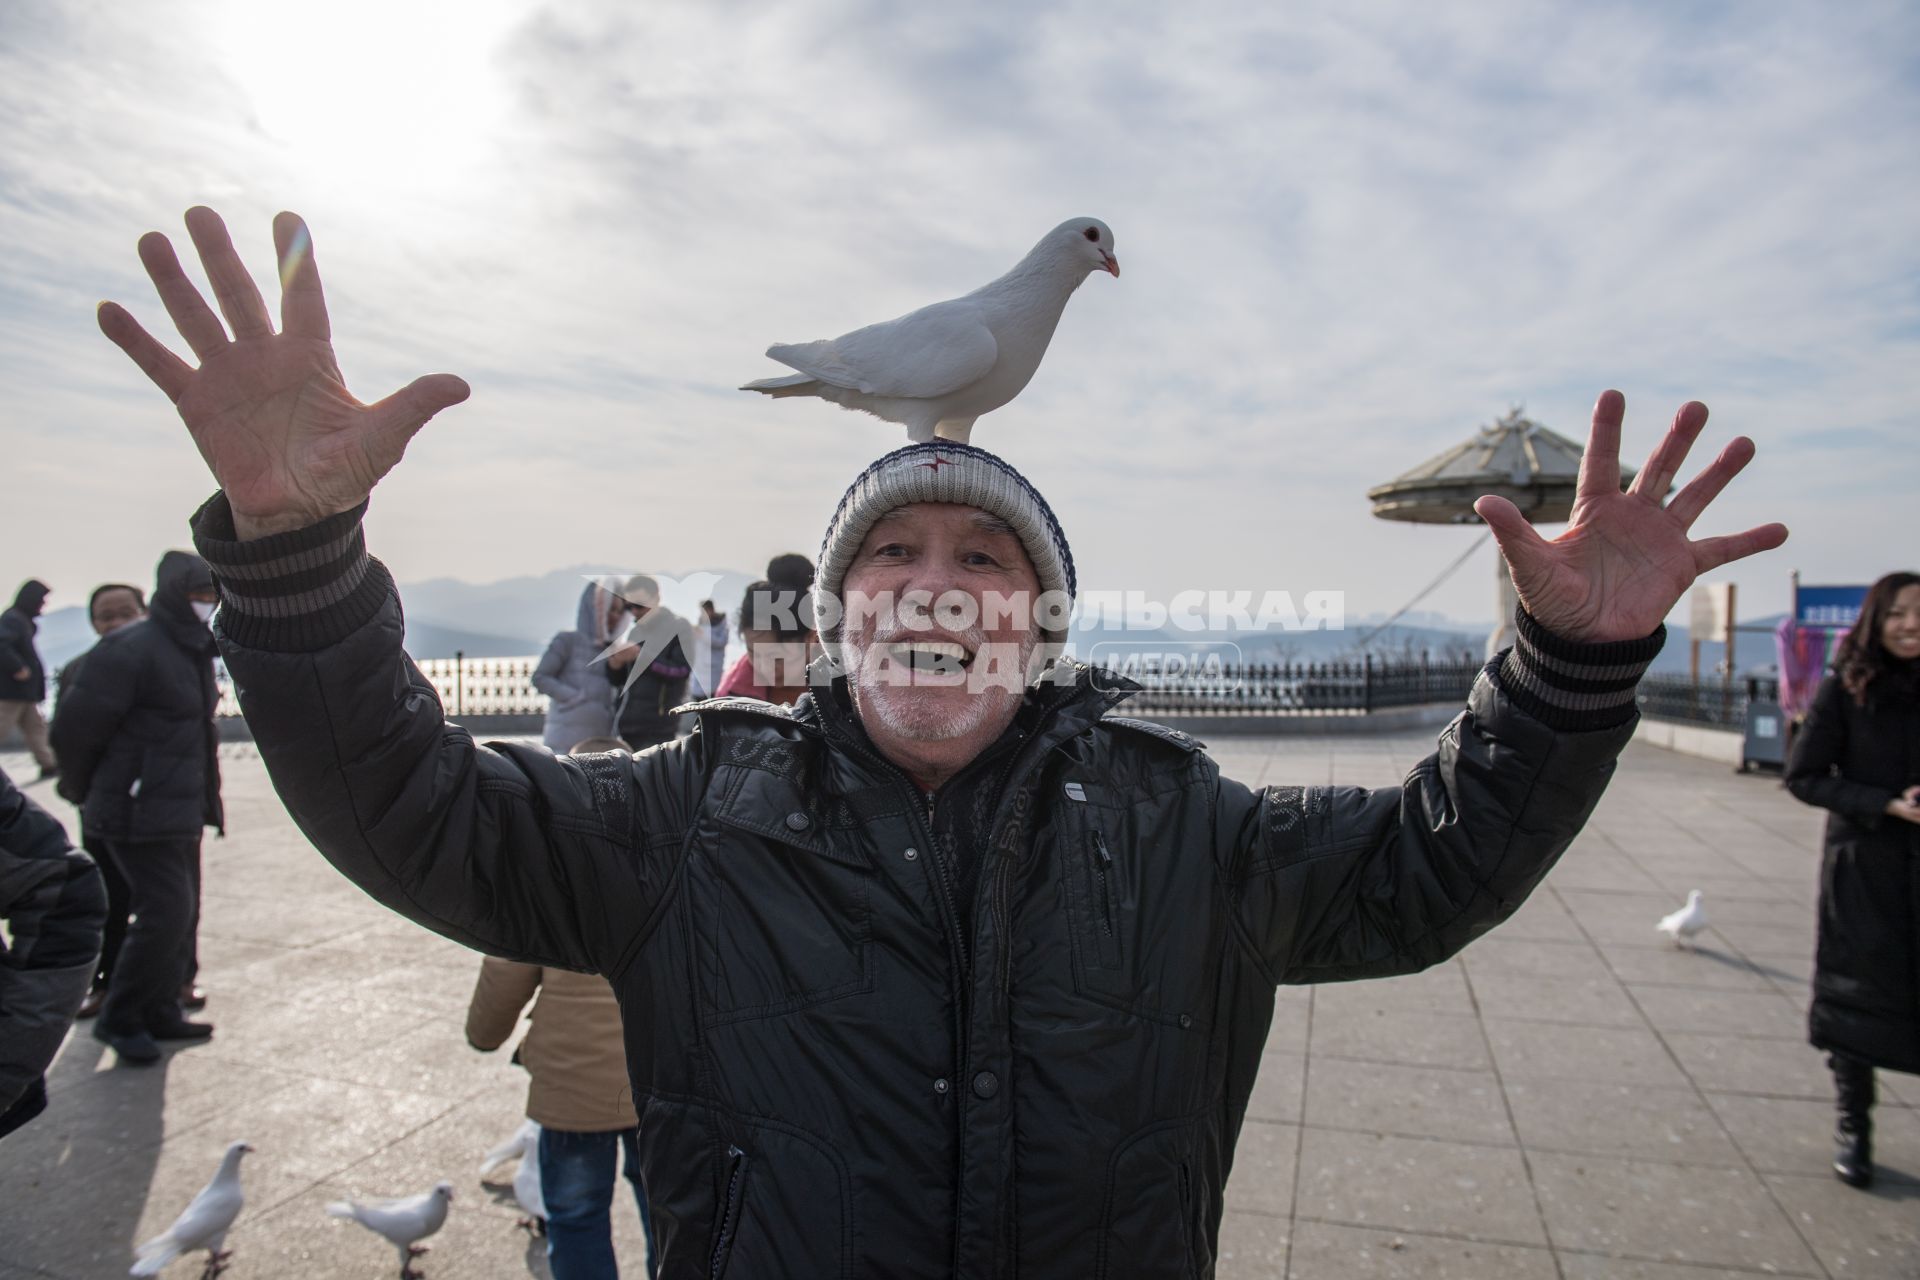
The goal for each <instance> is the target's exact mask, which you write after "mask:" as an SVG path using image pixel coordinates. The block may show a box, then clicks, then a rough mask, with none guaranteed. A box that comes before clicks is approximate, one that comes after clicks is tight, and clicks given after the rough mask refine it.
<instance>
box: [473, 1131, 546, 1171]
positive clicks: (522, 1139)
mask: <svg viewBox="0 0 1920 1280" xmlns="http://www.w3.org/2000/svg"><path fill="white" fill-rule="evenodd" d="M539 1141H540V1126H539V1124H538V1123H536V1122H534V1121H532V1120H522V1121H521V1122H520V1127H519V1128H518V1129H515V1130H514V1131H513V1136H512V1137H511V1138H508V1139H507V1140H506V1141H505V1142H503V1143H501V1144H500V1145H499V1146H497V1147H495V1148H494V1149H493V1150H491V1151H489V1152H487V1154H486V1155H484V1156H482V1157H480V1176H481V1177H483V1178H484V1177H486V1176H487V1175H488V1174H490V1173H492V1172H493V1171H494V1170H495V1169H498V1168H499V1167H500V1166H501V1165H503V1164H505V1163H506V1162H507V1161H509V1160H511V1159H513V1158H514V1157H515V1156H520V1157H521V1158H523V1159H526V1158H530V1157H531V1156H532V1154H533V1151H534V1147H535V1145H536V1144H537V1143H538V1142H539Z"/></svg>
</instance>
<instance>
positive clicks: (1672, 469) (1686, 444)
mask: <svg viewBox="0 0 1920 1280" xmlns="http://www.w3.org/2000/svg"><path fill="white" fill-rule="evenodd" d="M1706 425H1707V406H1705V405H1703V404H1701V403H1700V402H1699V401H1698V400H1689V401H1687V402H1686V403H1685V404H1683V405H1681V406H1680V412H1678V413H1676V414H1674V415H1673V425H1672V426H1671V427H1668V428H1667V434H1666V435H1664V436H1662V437H1661V438H1660V443H1659V444H1658V445H1655V446H1654V450H1653V455H1652V456H1651V457H1649V458H1648V459H1647V465H1646V466H1644V467H1642V468H1640V474H1639V475H1636V476H1635V477H1634V478H1633V487H1632V488H1630V489H1629V490H1627V492H1629V493H1633V494H1637V495H1639V496H1641V497H1644V498H1649V499H1651V500H1653V501H1654V502H1659V501H1660V500H1661V499H1663V498H1665V497H1666V496H1667V490H1668V489H1671V488H1672V487H1673V478H1674V477H1675V476H1677V475H1679V474H1680V468H1681V467H1682V466H1683V465H1685V463H1686V461H1687V451H1688V450H1689V449H1691V448H1693V442H1694V441H1695V440H1698V439H1699V438H1700V432H1701V431H1702V430H1703V429H1704V428H1705V427H1706Z"/></svg>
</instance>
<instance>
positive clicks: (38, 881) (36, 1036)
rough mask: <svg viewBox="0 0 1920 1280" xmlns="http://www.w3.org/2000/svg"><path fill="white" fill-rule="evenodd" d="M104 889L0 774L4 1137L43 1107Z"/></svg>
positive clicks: (83, 981)
mask: <svg viewBox="0 0 1920 1280" xmlns="http://www.w3.org/2000/svg"><path fill="white" fill-rule="evenodd" d="M106 916H107V891H106V889H105V887H104V886H103V885H102V884H101V881H100V872H99V870H98V869H97V868H96V867H95V866H94V865H93V859H91V858H89V857H88V856H87V855H86V854H84V853H81V852H79V851H78V850H76V849H75V848H74V847H73V845H72V844H71V843H70V842H69V841H68V840H67V833H66V831H65V829H64V828H62V827H61V825H60V824H59V822H57V821H55V819H54V817H53V815H52V814H50V813H48V812H47V811H46V810H45V809H42V808H41V807H40V806H39V805H37V804H35V803H34V802H33V801H31V800H29V799H28V798H27V797H26V796H24V795H22V794H20V791H19V790H18V789H17V788H16V787H15V786H14V785H13V781H12V779H10V778H8V777H7V775H6V774H4V773H0V920H5V921H6V922H7V932H8V933H9V934H10V935H11V936H12V939H13V942H12V945H11V946H8V945H7V944H6V943H4V942H0V1136H4V1134H5V1133H6V1132H7V1131H8V1130H10V1129H13V1128H16V1127H18V1125H19V1124H22V1123H25V1122H26V1121H27V1120H29V1119H31V1118H32V1112H33V1111H35V1110H36V1109H37V1107H36V1105H35V1104H36V1103H38V1104H40V1105H44V1099H45V1093H44V1089H43V1086H42V1085H41V1084H40V1074H41V1072H43V1071H45V1070H46V1069H47V1064H48V1063H49V1062H52V1061H53V1055H54V1054H55V1053H56V1052H58V1051H59V1048H60V1041H61V1039H62V1038H63V1037H64V1036H65V1035H66V1034H67V1028H68V1027H70V1026H72V1025H73V1014H74V1011H75V1010H76V1009H78V1008H79V1007H80V1001H81V998H82V997H84V996H85V995H86V994H87V984H88V983H89V982H91V981H93V970H94V960H95V959H96V958H97V957H98V956H99V954H100V926H101V924H102V923H103V922H104V921H105V920H106Z"/></svg>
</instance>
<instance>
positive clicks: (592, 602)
mask: <svg viewBox="0 0 1920 1280" xmlns="http://www.w3.org/2000/svg"><path fill="white" fill-rule="evenodd" d="M626 620H627V606H626V602H625V601H624V600H622V599H621V598H620V586H619V582H618V580H617V579H614V578H596V579H594V580H593V581H591V582H589V583H587V585H586V587H585V589H583V590H582V591H581V592H580V607H579V610H578V613H577V615H576V617H575V620H574V625H573V630H571V631H561V632H558V633H557V634H555V636H554V637H553V640H552V641H551V642H549V643H548V645H547V651H546V653H544V654H542V655H541V657H540V663H539V665H538V666H536V667H534V669H533V687H534V688H536V689H538V690H539V691H540V692H541V693H544V694H546V695H547V698H548V699H549V701H548V703H547V722H546V727H545V730H544V732H543V733H542V734H541V741H542V742H544V743H546V745H547V750H549V751H552V752H556V753H559V752H564V751H567V750H569V749H570V748H571V747H572V746H573V744H574V743H576V742H582V741H585V740H586V739H588V738H605V737H608V736H610V735H612V733H613V708H614V692H613V685H612V684H611V683H610V682H609V681H608V680H607V677H606V674H605V672H604V671H602V670H598V669H596V666H598V667H605V666H606V657H605V656H604V655H605V654H606V653H607V645H608V642H609V641H611V640H612V639H613V637H614V636H615V635H616V634H618V633H619V631H620V630H621V628H622V627H624V626H625V625H626Z"/></svg>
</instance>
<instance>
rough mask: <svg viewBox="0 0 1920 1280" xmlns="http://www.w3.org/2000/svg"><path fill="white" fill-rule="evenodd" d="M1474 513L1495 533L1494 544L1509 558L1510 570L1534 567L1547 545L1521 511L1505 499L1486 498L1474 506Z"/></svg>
mask: <svg viewBox="0 0 1920 1280" xmlns="http://www.w3.org/2000/svg"><path fill="white" fill-rule="evenodd" d="M1473 510H1474V514H1475V515H1477V516H1479V517H1480V518H1481V519H1482V520H1484V521H1486V522H1487V528H1489V529H1491V530H1492V531H1493V540H1494V541H1495V542H1497V543H1499V544H1500V554H1501V555H1503V556H1505V557H1506V558H1507V564H1508V565H1509V566H1512V567H1514V568H1518V567H1520V566H1522V565H1526V564H1531V563H1532V562H1533V560H1534V558H1535V557H1536V555H1537V554H1538V552H1539V551H1540V549H1541V548H1543V547H1545V546H1546V545H1547V540H1546V539H1545V538H1543V537H1541V536H1540V531H1539V530H1538V529H1535V528H1534V527H1533V525H1531V524H1530V523H1528V521H1527V518H1526V517H1525V516H1523V515H1521V514H1520V508H1518V507H1516V506H1514V505H1513V504H1512V503H1511V502H1509V501H1507V500H1506V499H1505V498H1501V497H1497V496H1495V495H1493V494H1487V495H1486V496H1484V497H1482V498H1479V499H1478V500H1476V501H1475V502H1474V504H1473Z"/></svg>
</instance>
